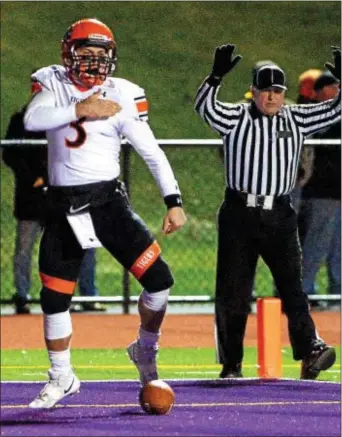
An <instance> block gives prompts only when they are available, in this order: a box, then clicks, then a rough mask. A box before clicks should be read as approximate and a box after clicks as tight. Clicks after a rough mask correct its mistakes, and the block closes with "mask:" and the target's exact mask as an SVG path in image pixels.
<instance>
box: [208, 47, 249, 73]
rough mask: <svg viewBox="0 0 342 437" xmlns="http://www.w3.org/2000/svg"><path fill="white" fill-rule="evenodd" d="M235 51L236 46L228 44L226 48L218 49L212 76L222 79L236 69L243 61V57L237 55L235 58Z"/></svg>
mask: <svg viewBox="0 0 342 437" xmlns="http://www.w3.org/2000/svg"><path fill="white" fill-rule="evenodd" d="M234 50H235V45H234V44H226V45H224V46H220V47H216V50H215V57H214V64H213V70H212V73H211V76H214V77H216V78H222V77H223V76H224V75H225V74H227V73H229V72H230V71H231V70H232V69H233V68H234V67H235V65H236V64H237V63H238V62H239V61H240V60H241V59H242V56H241V55H237V56H235V58H233V52H234Z"/></svg>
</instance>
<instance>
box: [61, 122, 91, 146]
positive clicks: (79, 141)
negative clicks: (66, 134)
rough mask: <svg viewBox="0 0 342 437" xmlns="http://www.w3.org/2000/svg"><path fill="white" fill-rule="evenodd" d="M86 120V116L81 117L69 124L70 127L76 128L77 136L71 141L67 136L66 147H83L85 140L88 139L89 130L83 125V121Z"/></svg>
mask: <svg viewBox="0 0 342 437" xmlns="http://www.w3.org/2000/svg"><path fill="white" fill-rule="evenodd" d="M84 122H85V118H80V119H79V120H77V121H73V122H72V123H70V124H69V126H70V127H72V128H73V129H76V132H77V138H76V139H75V140H74V141H70V140H68V138H66V139H65V145H66V147H70V148H72V149H75V148H77V147H81V146H82V145H83V144H84V143H85V140H86V139H87V132H86V131H85V129H84V127H83V126H82V123H84Z"/></svg>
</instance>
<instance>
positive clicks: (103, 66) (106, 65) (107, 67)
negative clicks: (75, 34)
mask: <svg viewBox="0 0 342 437" xmlns="http://www.w3.org/2000/svg"><path fill="white" fill-rule="evenodd" d="M81 47H84V48H87V47H102V46H99V45H98V44H95V43H91V42H87V43H85V44H81V45H78V44H75V45H74V46H73V47H71V48H70V52H69V56H68V57H67V59H66V60H65V66H66V67H67V69H68V70H69V71H70V73H71V74H72V76H73V77H75V78H76V79H77V80H78V81H80V82H81V83H82V84H83V85H85V86H87V87H92V86H95V85H101V84H102V83H103V82H104V81H105V80H106V78H107V76H110V75H112V74H113V73H114V71H115V67H116V58H115V56H113V51H114V50H113V48H108V47H103V48H105V49H106V54H104V55H101V56H95V55H92V54H78V53H77V49H78V48H81Z"/></svg>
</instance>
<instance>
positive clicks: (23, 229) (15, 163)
mask: <svg viewBox="0 0 342 437" xmlns="http://www.w3.org/2000/svg"><path fill="white" fill-rule="evenodd" d="M35 71H37V69H35V70H33V72H32V73H34V72H35ZM25 111H26V105H25V106H23V107H22V108H21V110H20V111H18V112H15V113H14V114H13V115H12V117H11V119H10V123H9V125H8V128H7V132H6V139H8V140H13V139H32V140H45V139H46V135H45V132H43V131H42V132H30V131H27V130H26V129H25V127H24V122H23V117H24V114H25ZM2 159H3V161H4V162H5V164H6V165H7V166H8V167H9V168H11V170H12V171H13V176H14V185H15V190H14V217H15V218H16V219H17V227H16V240H15V249H14V256H13V278H14V285H15V290H16V291H15V293H14V294H13V303H14V306H15V311H16V313H17V314H30V306H29V301H30V289H31V264H32V253H33V248H34V243H35V242H36V240H37V238H39V237H40V235H41V231H42V228H43V226H44V221H45V217H46V208H47V204H46V190H47V189H48V175H47V147H46V145H34V146H28V145H25V144H14V145H12V146H9V147H6V148H4V149H3V152H2ZM95 266H96V254H95V249H89V250H88V251H87V252H86V254H85V256H84V259H83V261H82V264H81V269H80V277H79V292H80V295H81V296H98V294H99V293H98V290H97V288H96V285H95ZM74 309H75V310H78V311H105V310H106V307H105V306H104V305H101V304H100V303H99V302H84V303H82V304H80V305H78V307H74Z"/></svg>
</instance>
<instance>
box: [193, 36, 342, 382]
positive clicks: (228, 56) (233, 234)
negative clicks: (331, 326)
mask: <svg viewBox="0 0 342 437" xmlns="http://www.w3.org/2000/svg"><path fill="white" fill-rule="evenodd" d="M234 49H235V45H233V44H227V45H223V46H220V47H217V49H216V51H215V56H214V63H213V68H212V72H211V74H210V75H209V76H208V77H207V78H206V79H205V80H204V82H203V83H202V85H201V86H200V88H199V90H198V92H197V95H196V99H195V109H196V111H197V112H198V113H199V115H200V116H201V117H202V118H203V120H205V121H206V122H207V123H208V124H209V126H210V127H211V128H212V129H213V130H214V131H215V132H217V133H218V134H220V135H221V137H222V139H223V142H224V151H225V176H226V178H225V180H226V184H227V187H226V192H225V198H224V201H223V202H222V204H221V206H220V209H219V212H218V252H217V274H216V294H215V318H216V326H217V338H218V345H219V356H220V359H221V363H222V371H221V373H220V377H221V378H230V377H241V376H242V371H241V366H242V360H243V339H244V335H245V329H246V323H247V317H248V309H249V299H250V293H251V289H252V285H253V280H254V275H255V270H256V265H257V261H258V258H259V256H262V258H263V259H264V261H265V263H266V264H267V265H268V267H269V268H270V270H271V273H272V275H273V278H274V281H275V285H276V287H277V290H278V293H279V296H280V298H281V300H282V304H283V309H284V312H285V313H286V316H287V318H288V326H289V337H290V340H291V346H292V349H293V358H294V359H295V360H302V366H301V378H303V379H315V378H316V377H317V376H318V374H319V372H320V371H321V370H326V369H328V368H329V367H331V366H332V365H333V363H334V362H335V359H336V354H335V350H334V349H333V348H332V347H330V346H327V345H326V344H325V343H324V341H323V340H322V339H320V338H319V337H318V334H317V332H316V328H315V325H314V322H313V320H312V317H311V315H310V312H309V306H308V302H307V297H306V295H305V293H304V292H303V287H302V282H301V270H302V258H301V248H300V244H299V240H298V232H297V215H296V213H295V211H294V209H293V207H292V205H291V198H290V193H291V191H292V190H293V187H294V185H295V183H296V178H297V168H298V164H299V158H300V152H301V148H302V144H303V141H304V139H305V138H306V137H308V136H309V135H312V134H313V133H315V132H317V131H319V130H321V129H322V128H325V127H328V126H331V125H332V124H334V123H336V122H338V121H339V120H340V118H341V106H340V94H339V95H338V98H336V99H335V100H331V101H328V102H324V103H320V104H317V105H309V106H302V105H285V106H284V99H285V90H286V89H287V87H286V79H285V73H284V71H283V70H282V69H281V68H279V67H277V66H275V65H265V66H264V67H262V68H260V69H258V70H257V71H256V74H255V75H254V76H253V81H252V85H251V91H252V94H253V102H252V103H250V104H231V103H222V102H220V101H218V100H217V94H218V90H219V86H220V83H221V81H222V78H223V76H225V75H226V74H227V73H228V72H230V71H231V70H232V69H233V68H234V67H235V66H236V64H237V63H238V62H239V61H240V60H241V58H242V57H241V56H240V55H237V56H235V57H234V56H233V52H234ZM333 54H334V61H335V65H334V66H333V65H331V64H326V65H327V67H329V69H331V71H333V73H334V75H335V77H337V78H340V77H341V51H340V50H339V49H336V48H335V49H334V52H333Z"/></svg>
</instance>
